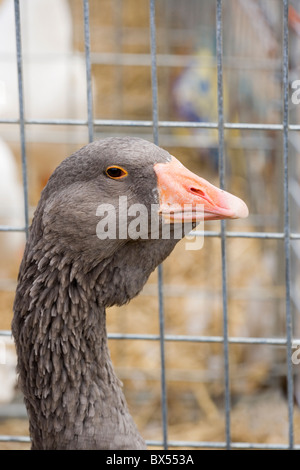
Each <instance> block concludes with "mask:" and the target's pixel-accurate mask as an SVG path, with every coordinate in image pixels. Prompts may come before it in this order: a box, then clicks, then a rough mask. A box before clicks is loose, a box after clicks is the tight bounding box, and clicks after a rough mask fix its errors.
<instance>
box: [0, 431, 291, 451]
mask: <svg viewBox="0 0 300 470" xmlns="http://www.w3.org/2000/svg"><path fill="white" fill-rule="evenodd" d="M0 442H22V443H30V442H31V439H30V437H29V436H10V435H0ZM146 444H147V445H148V446H154V447H162V446H163V442H162V441H156V440H146ZM230 446H231V447H232V448H233V449H269V450H288V449H289V446H288V444H279V443H278V444H273V443H272V444H269V443H265V444H264V443H261V442H231V443H230ZM170 447H192V448H199V447H201V448H205V447H206V448H212V449H225V448H226V442H212V441H168V448H170ZM294 449H296V450H300V445H299V444H298V445H297V444H296V445H294Z"/></svg>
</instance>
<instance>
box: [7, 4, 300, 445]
mask: <svg viewBox="0 0 300 470" xmlns="http://www.w3.org/2000/svg"><path fill="white" fill-rule="evenodd" d="M223 3H224V5H223V67H224V83H223V88H224V119H225V122H228V123H245V124H249V123H254V124H261V125H273V124H282V119H283V83H282V78H283V67H282V54H283V50H282V47H283V46H282V44H283V27H282V24H283V6H282V0H226V2H223ZM20 4H21V37H22V50H23V88H24V108H25V119H26V120H27V121H29V122H30V123H28V124H26V126H25V136H26V154H27V170H28V188H29V194H28V196H29V214H30V218H31V217H32V215H33V213H34V209H35V206H36V204H37V202H38V200H39V197H40V193H41V190H42V189H43V187H44V186H45V184H46V183H47V180H48V178H49V176H50V174H51V173H52V171H53V170H54V168H55V167H56V166H57V165H58V164H59V163H60V162H61V161H62V160H63V159H64V158H65V157H66V156H68V155H70V154H71V153H72V152H74V151H76V150H77V149H79V148H80V147H81V146H83V145H85V144H86V143H87V142H88V129H87V125H86V124H85V123H86V120H87V85H86V65H85V53H84V51H85V48H84V21H83V2H82V0H51V1H50V0H21V2H20ZM89 7H90V42H91V63H92V91H93V95H92V98H93V117H94V120H95V125H94V139H101V138H103V137H106V136H113V135H115V136H117V135H118V136H119V135H134V136H140V137H143V138H145V139H148V140H151V141H152V140H153V131H152V127H151V126H150V125H144V124H143V123H144V122H145V121H151V120H152V85H151V57H150V29H149V23H150V19H149V0H101V1H98V0H90V1H89ZM14 21H15V20H14V2H13V0H0V166H1V167H0V225H8V226H14V227H24V200H23V189H22V170H21V150H20V129H19V125H18V124H17V123H15V122H14V121H15V120H17V119H18V118H19V104H18V79H17V65H16V40H15V23H14ZM215 25H216V2H215V0H189V1H188V2H186V1H185V0H157V1H156V41H157V66H158V106H159V120H160V121H167V122H169V121H172V122H180V123H184V122H186V123H189V122H193V123H201V122H205V123H206V122H208V123H216V122H217V121H218V112H217V60H216V26H215ZM289 41H290V42H289V79H290V82H291V83H292V82H293V81H294V80H297V79H299V80H300V64H299V57H300V4H299V2H297V1H290V6H289ZM292 91H293V90H292V89H290V96H291V95H292ZM34 120H45V121H49V120H64V124H59V121H57V124H55V125H50V124H41V123H40V124H34V123H33V121H34ZM66 120H70V123H71V120H73V121H72V122H73V124H74V123H75V124H76V123H78V125H70V123H69V124H68V125H66V124H65V122H66ZM108 120H109V121H108ZM114 120H118V121H120V120H122V121H124V120H131V121H135V123H136V124H137V125H134V126H130V125H128V126H124V125H123V126H120V125H119V126H118V125H117V124H118V123H116V122H114ZM289 120H290V124H296V125H297V124H298V125H299V124H300V105H295V104H293V103H292V100H291V99H290V100H289ZM137 121H140V124H138V123H137ZM108 124H109V125H108ZM266 127H268V126H266ZM271 127H272V126H271ZM159 144H160V145H161V146H162V147H164V148H166V149H167V150H168V151H169V152H170V153H172V154H173V155H175V156H176V157H177V158H178V159H180V160H181V161H182V162H183V163H184V164H185V165H186V166H187V167H188V168H190V169H191V170H192V171H194V172H195V173H197V174H199V175H201V176H203V177H204V178H206V179H208V180H209V181H211V182H212V183H214V184H216V185H219V171H218V131H217V129H205V128H191V127H188V124H187V127H184V126H177V127H176V125H174V126H164V127H161V128H160V130H159ZM299 153H300V134H299V131H295V130H294V131H290V132H289V187H290V218H291V220H290V223H291V231H292V232H293V233H299V232H300V226H299V225H300V223H299V220H300V219H299V212H300V186H299V174H300V165H299V158H298V157H299ZM225 159H226V175H225V186H226V189H227V190H229V191H231V192H233V193H234V194H236V195H238V196H239V197H241V198H242V199H244V200H245V201H246V203H247V205H248V207H249V211H250V215H249V217H248V219H245V220H238V221H229V222H227V223H226V229H227V230H228V231H236V232H243V233H248V232H249V233H250V234H251V232H252V233H253V232H260V233H269V232H272V233H273V232H274V233H276V234H277V233H278V234H280V233H283V229H284V208H283V202H284V200H283V137H282V131H281V130H280V128H279V130H278V129H277V130H276V129H272V128H271V129H268V128H266V129H257V130H256V129H247V128H245V129H226V130H225ZM205 230H208V231H217V232H219V231H220V223H219V222H210V223H209V222H207V223H206V226H205ZM24 243H25V234H24V233H22V232H20V233H13V232H3V231H2V232H0V256H1V259H0V330H10V324H11V319H12V305H13V299H14V292H15V287H16V279H17V273H18V267H19V264H20V260H21V258H22V252H23V248H24ZM299 244H300V240H297V239H293V240H292V241H291V302H292V304H291V305H292V315H293V336H294V338H299V334H300V331H299V330H300V322H299V309H300V295H299V291H298V285H299V280H300V279H299V277H300V276H299V275H300V270H299V268H300V265H299V264H300V263H299V261H300V245H299ZM227 281H228V283H227V290H228V331H229V336H230V337H233V338H234V337H237V338H238V337H243V338H244V337H246V338H271V339H272V338H286V327H285V324H286V310H285V308H286V307H285V293H286V286H285V256H284V241H283V239H280V236H279V237H278V239H276V238H274V237H273V238H272V237H270V238H263V237H261V238H255V237H251V236H250V237H249V238H241V237H230V238H228V239H227ZM157 293H158V279H157V272H155V273H153V275H152V276H151V277H150V279H149V281H148V283H147V284H146V286H145V288H144V290H143V292H142V294H141V295H140V296H139V297H138V298H136V299H134V300H133V301H132V302H131V303H130V304H129V305H128V306H124V307H122V308H111V309H109V311H108V314H107V321H108V332H109V333H133V334H158V333H159V315H158V295H157ZM164 308H165V333H166V334H172V335H193V336H195V335H198V336H209V337H211V336H216V337H219V336H222V335H223V312H222V277H221V241H220V238H219V237H214V236H208V237H206V238H205V242H204V247H203V249H202V250H199V251H187V250H186V249H185V242H184V241H181V242H180V243H179V244H178V245H177V247H176V249H175V250H174V252H173V254H172V255H171V256H170V257H169V258H168V259H167V261H166V262H165V263H164ZM0 343H1V345H2V347H3V345H4V344H5V361H2V362H5V364H2V363H0V434H5V435H7V434H10V435H28V421H27V418H26V411H25V408H24V405H23V401H22V396H21V394H20V392H19V391H18V389H17V387H16V376H15V362H16V357H15V352H14V346H13V344H12V341H11V340H10V338H9V337H4V336H3V337H0ZM109 344H110V349H111V354H112V359H113V363H114V366H115V369H116V372H117V375H118V376H119V378H120V379H121V380H122V381H123V383H124V391H125V396H126V398H127V400H128V404H129V408H130V410H131V412H132V415H133V417H134V419H135V421H136V423H137V425H138V427H139V430H140V432H141V433H142V435H143V436H144V437H145V438H146V439H148V440H150V441H151V440H153V441H161V440H162V418H161V383H160V374H161V372H160V346H159V342H158V341H146V340H114V339H111V340H110V342H109ZM0 352H1V351H0ZM165 355H166V381H167V405H168V438H169V440H171V441H190V442H199V441H206V442H212V443H213V442H224V440H225V413H224V353H223V344H222V342H220V341H216V342H180V341H176V342H172V341H167V342H166V343H165ZM299 357H300V354H299ZM0 362H1V361H0ZM299 367H300V366H299V365H294V403H295V409H294V431H295V442H296V443H297V444H300V411H299V405H300V381H299V377H298V376H299V370H298V368H299ZM229 369H230V391H231V415H230V416H231V438H232V441H235V442H243V443H247V442H251V443H267V444H287V443H288V402H287V394H286V376H287V367H286V348H285V346H280V345H272V344H271V345H270V344H251V342H250V344H244V343H243V342H238V341H237V342H236V343H230V346H229ZM29 447H30V445H29V444H28V443H15V442H0V449H8V448H10V449H17V448H22V449H26V448H29ZM170 448H172V447H171V446H170Z"/></svg>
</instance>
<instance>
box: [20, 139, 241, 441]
mask: <svg viewBox="0 0 300 470" xmlns="http://www.w3.org/2000/svg"><path fill="white" fill-rule="evenodd" d="M125 196H126V200H127V203H128V214H127V215H128V217H127V218H126V217H124V212H123V211H120V210H119V206H120V203H122V204H123V203H124V201H123V199H122V198H125ZM185 204H187V205H188V207H189V211H187V212H186V213H185V211H184V210H183V209H184V205H185ZM132 207H138V208H139V210H140V212H143V211H142V210H141V207H144V208H146V209H147V214H148V215H147V217H149V219H150V218H151V217H154V219H156V222H155V223H157V221H158V224H159V227H160V230H159V231H158V232H155V233H154V234H153V236H151V233H150V232H149V233H148V235H149V236H148V237H147V236H146V233H145V231H146V229H145V226H146V225H145V224H144V229H143V231H142V230H140V233H139V231H138V230H136V232H134V230H132V236H129V230H128V233H127V235H124V233H125V232H126V231H125V230H124V226H123V227H121V226H122V224H123V225H124V223H125V224H126V227H128V228H129V225H130V224H131V223H132V222H134V223H136V225H138V224H137V218H138V217H137V218H134V217H133V215H134V211H132V212H130V208H132ZM199 207H200V208H201V210H200V209H199ZM99 208H100V209H99ZM100 213H101V214H102V215H103V217H102V219H100V218H99V214H100ZM247 215H248V208H247V206H246V204H245V203H244V202H243V201H242V200H241V199H239V198H237V197H236V196H233V195H232V194H230V193H228V192H225V191H222V190H220V189H218V188H216V187H215V186H213V185H212V184H210V183H209V182H207V181H206V180H205V179H203V178H201V177H199V176H197V175H195V174H194V173H192V172H191V171H189V170H188V169H187V168H186V167H184V166H183V165H182V164H181V163H180V162H179V160H177V159H176V158H175V157H173V156H172V155H170V154H169V153H168V152H167V151H166V150H164V149H162V148H160V147H158V146H156V145H155V144H153V143H151V142H148V141H146V140H144V139H140V138H137V137H107V138H103V139H100V140H98V141H95V142H92V143H90V144H88V145H86V146H85V147H83V148H82V149H80V150H78V151H77V152H75V153H74V154H72V155H71V156H69V157H67V158H66V159H64V160H63V161H62V163H61V164H60V165H59V166H58V167H57V168H56V169H55V171H54V172H53V173H52V175H51V176H50V178H49V181H48V183H47V185H46V186H45V188H44V189H43V191H42V194H41V198H40V201H39V204H38V206H37V208H36V211H35V214H34V217H33V221H32V224H31V228H30V233H29V237H28V241H27V244H26V247H25V251H24V257H23V260H22V263H21V266H20V271H19V276H18V284H17V290H16V296H15V302H14V317H13V322H12V333H13V337H14V340H15V344H16V351H17V356H18V365H17V371H18V375H19V384H20V387H21V390H22V391H23V394H24V399H25V404H26V407H27V411H28V417H29V428H30V436H31V441H32V449H42V450H49V449H64V450H72V449H106V450H124V449H130V450H138V449H146V443H145V441H144V439H143V438H142V437H141V435H140V434H139V432H138V430H137V427H136V425H135V423H134V421H133V419H132V417H131V415H130V412H129V409H128V406H127V404H126V400H125V397H124V394H123V391H122V384H121V382H120V381H119V380H118V378H117V376H116V374H115V372H114V369H113V365H112V362H111V358H110V353H109V349H108V341H107V332H106V308H107V307H110V306H112V305H122V304H125V303H126V302H128V301H130V299H132V298H133V297H134V296H136V295H137V294H138V293H139V292H140V291H141V289H142V287H143V286H144V284H145V282H146V281H147V279H148V277H149V275H150V273H151V272H152V271H153V270H154V269H155V268H156V267H157V266H158V265H159V264H160V263H161V262H162V261H163V260H164V259H165V258H166V257H167V256H168V255H169V254H170V253H171V251H172V250H173V248H174V247H175V245H176V243H177V242H178V241H179V238H176V237H175V236H173V235H174V233H175V230H174V228H175V227H176V226H178V224H180V223H182V222H183V221H189V222H190V223H192V224H193V226H194V224H196V223H197V220H198V219H201V217H202V218H203V217H204V219H205V220H214V219H222V218H240V217H246V216H247ZM101 221H102V222H103V221H105V224H104V223H103V224H102V225H103V227H102V228H103V230H101ZM112 221H114V222H115V223H116V226H117V229H116V230H114V229H113V224H112ZM140 222H141V221H140ZM99 224H100V228H99ZM139 225H140V226H142V225H143V224H142V223H140V224H139ZM164 226H168V227H170V228H171V230H170V236H169V237H167V236H164V237H163V236H162V233H163V231H162V230H161V229H162V227H164ZM108 227H110V229H111V230H109V229H108ZM121 228H122V234H121V235H122V236H118V234H119V233H120V230H119V229H121ZM148 230H149V231H150V223H149V224H148ZM105 231H106V234H105ZM115 234H117V236H112V235H115Z"/></svg>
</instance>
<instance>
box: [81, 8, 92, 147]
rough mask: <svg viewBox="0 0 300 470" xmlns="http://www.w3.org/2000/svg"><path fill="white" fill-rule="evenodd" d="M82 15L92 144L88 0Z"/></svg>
mask: <svg viewBox="0 0 300 470" xmlns="http://www.w3.org/2000/svg"><path fill="white" fill-rule="evenodd" d="M83 14H84V48H85V66H86V85H87V112H88V131H89V142H92V141H93V140H94V125H93V93H92V68H91V45H90V44H91V41H90V12H89V0H83Z"/></svg>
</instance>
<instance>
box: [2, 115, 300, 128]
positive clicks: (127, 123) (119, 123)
mask: <svg viewBox="0 0 300 470" xmlns="http://www.w3.org/2000/svg"><path fill="white" fill-rule="evenodd" d="M19 123H20V121H19V119H17V118H16V119H5V118H1V119H0V124H19ZM25 124H30V125H32V124H39V125H58V126H61V125H65V126H87V125H88V120H87V119H27V120H25ZM93 125H94V126H104V127H105V126H108V127H109V126H116V127H153V121H152V120H133V119H94V120H93ZM158 126H159V127H165V128H177V127H180V128H197V129H198V128H199V129H218V123H216V122H194V121H158ZM224 128H225V129H239V130H266V131H282V130H283V124H257V123H250V122H249V123H242V122H227V123H224ZM288 129H289V130H290V131H299V130H300V124H290V125H289V126H288Z"/></svg>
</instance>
